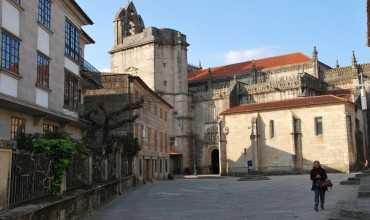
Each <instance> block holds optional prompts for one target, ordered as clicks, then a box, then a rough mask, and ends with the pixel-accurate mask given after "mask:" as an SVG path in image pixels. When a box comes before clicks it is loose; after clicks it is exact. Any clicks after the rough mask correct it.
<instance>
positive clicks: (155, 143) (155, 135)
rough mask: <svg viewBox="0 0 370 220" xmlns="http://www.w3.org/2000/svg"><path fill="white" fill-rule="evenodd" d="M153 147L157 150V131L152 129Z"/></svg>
mask: <svg viewBox="0 0 370 220" xmlns="http://www.w3.org/2000/svg"><path fill="white" fill-rule="evenodd" d="M154 148H155V151H157V150H158V131H154Z"/></svg>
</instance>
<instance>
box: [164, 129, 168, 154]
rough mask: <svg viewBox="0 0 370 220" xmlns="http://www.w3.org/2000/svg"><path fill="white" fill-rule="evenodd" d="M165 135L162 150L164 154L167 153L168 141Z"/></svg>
mask: <svg viewBox="0 0 370 220" xmlns="http://www.w3.org/2000/svg"><path fill="white" fill-rule="evenodd" d="M167 138H168V137H167V133H165V134H164V150H165V152H166V153H168V139H167Z"/></svg>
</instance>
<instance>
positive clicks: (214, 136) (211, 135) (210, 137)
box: [204, 125, 218, 144]
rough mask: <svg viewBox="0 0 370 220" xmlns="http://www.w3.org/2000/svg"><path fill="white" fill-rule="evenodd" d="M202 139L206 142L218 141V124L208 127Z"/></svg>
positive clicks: (215, 142) (214, 142)
mask: <svg viewBox="0 0 370 220" xmlns="http://www.w3.org/2000/svg"><path fill="white" fill-rule="evenodd" d="M204 141H205V142H206V143H207V144H217V143H218V126H216V125H215V126H212V127H209V128H208V129H207V131H206V133H205V135H204Z"/></svg>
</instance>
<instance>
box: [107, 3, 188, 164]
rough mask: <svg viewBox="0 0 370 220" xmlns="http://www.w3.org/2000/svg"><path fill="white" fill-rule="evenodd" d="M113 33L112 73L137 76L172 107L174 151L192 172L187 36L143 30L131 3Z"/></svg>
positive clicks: (118, 18)
mask: <svg viewBox="0 0 370 220" xmlns="http://www.w3.org/2000/svg"><path fill="white" fill-rule="evenodd" d="M114 33H115V40H114V45H113V49H112V50H111V51H110V54H111V55H112V61H111V62H112V63H111V71H112V72H113V73H130V74H134V75H136V76H139V77H140V78H141V79H142V80H143V81H144V82H145V83H146V84H147V85H148V86H149V87H150V88H151V89H152V90H154V91H155V92H156V93H158V94H159V95H160V96H162V97H163V98H164V99H165V100H166V101H167V102H168V103H170V104H171V105H172V106H173V107H174V116H173V118H174V123H173V131H174V134H173V138H174V142H175V143H174V145H175V146H174V147H175V149H174V150H175V151H176V153H179V154H182V157H183V168H184V169H186V168H189V169H191V168H192V159H191V158H192V152H191V149H192V143H193V141H192V136H191V117H190V112H189V93H188V81H187V69H188V62H187V47H188V46H189V44H188V43H187V41H186V36H185V35H184V34H182V33H181V32H179V31H176V30H173V29H168V28H161V29H159V28H155V27H147V28H145V26H144V22H143V19H142V18H141V16H140V15H139V14H138V12H137V10H136V8H135V6H134V3H133V2H130V3H129V4H128V6H127V7H125V8H122V9H120V11H119V12H118V13H117V15H116V17H115V20H114ZM133 69H134V70H135V71H134V72H131V70H133Z"/></svg>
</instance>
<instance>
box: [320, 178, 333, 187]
mask: <svg viewBox="0 0 370 220" xmlns="http://www.w3.org/2000/svg"><path fill="white" fill-rule="evenodd" d="M320 187H321V188H329V187H330V188H332V187H333V183H332V182H331V180H329V179H326V180H324V181H321V182H320Z"/></svg>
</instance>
